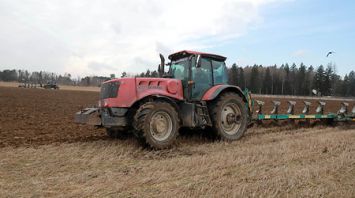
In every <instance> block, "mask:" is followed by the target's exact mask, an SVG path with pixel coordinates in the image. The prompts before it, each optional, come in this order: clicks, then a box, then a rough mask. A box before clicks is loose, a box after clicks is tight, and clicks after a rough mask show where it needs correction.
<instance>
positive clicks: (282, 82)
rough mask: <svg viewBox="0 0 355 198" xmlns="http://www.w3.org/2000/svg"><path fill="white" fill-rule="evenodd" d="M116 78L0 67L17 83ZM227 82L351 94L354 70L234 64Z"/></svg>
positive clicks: (92, 82) (258, 88)
mask: <svg viewBox="0 0 355 198" xmlns="http://www.w3.org/2000/svg"><path fill="white" fill-rule="evenodd" d="M132 76H135V77H158V73H157V71H150V70H147V71H146V72H142V73H140V74H128V73H126V72H122V73H121V75H120V76H118V77H132ZM112 78H116V75H115V74H111V75H110V76H86V77H83V78H81V77H77V78H73V77H72V76H71V74H68V73H65V74H64V75H58V74H55V73H51V72H45V71H39V72H29V71H27V70H14V69H13V70H9V69H7V70H3V71H0V81H17V82H19V83H32V84H45V83H56V84H62V85H77V86H100V85H101V84H102V83H103V82H104V81H106V80H109V79H112ZM228 78H229V84H231V85H237V86H239V87H241V88H242V89H245V88H248V89H249V90H250V91H251V92H252V93H257V94H272V95H299V96H311V95H312V94H314V93H312V90H316V91H317V94H318V95H323V96H355V72H354V71H350V72H349V73H348V74H346V75H345V76H340V75H338V74H337V73H336V67H335V65H333V64H331V63H329V64H328V65H327V66H323V65H320V66H318V67H316V68H314V67H313V66H311V65H310V66H306V65H304V64H303V63H301V64H300V65H298V66H297V65H296V64H294V63H293V64H291V65H289V64H287V63H286V64H282V65H280V66H277V65H274V66H263V65H253V66H245V67H240V66H238V65H236V64H233V65H232V66H230V67H228Z"/></svg>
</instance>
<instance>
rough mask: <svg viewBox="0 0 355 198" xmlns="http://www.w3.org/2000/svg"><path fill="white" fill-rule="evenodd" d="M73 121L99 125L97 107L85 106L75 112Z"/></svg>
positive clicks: (99, 119)
mask: <svg viewBox="0 0 355 198" xmlns="http://www.w3.org/2000/svg"><path fill="white" fill-rule="evenodd" d="M74 122H75V123H78V124H88V125H94V126H101V124H102V123H101V118H100V112H99V108H96V107H92V108H85V109H82V110H81V111H79V112H77V113H76V114H75V118H74Z"/></svg>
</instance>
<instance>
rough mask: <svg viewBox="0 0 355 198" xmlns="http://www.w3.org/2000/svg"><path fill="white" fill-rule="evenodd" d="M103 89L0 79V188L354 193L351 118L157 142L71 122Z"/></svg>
mask: <svg viewBox="0 0 355 198" xmlns="http://www.w3.org/2000/svg"><path fill="white" fill-rule="evenodd" d="M97 98H98V93H97V92H88V91H68V90H59V91H58V90H43V89H24V88H13V87H12V88H11V87H0V104H1V109H0V110H1V111H0V195H1V196H0V197H8V196H10V197H32V196H35V197H37V196H44V197H48V196H61V197H70V196H76V197H84V196H94V197H102V196H113V197H116V196H121V197H142V196H143V197H176V196H178V197H186V196H192V197H195V196H200V197H206V196H207V197H220V196H223V197H241V196H243V197H244V196H247V197H255V196H256V197H260V196H261V197H274V196H278V197H285V196H290V197H319V196H322V197H323V196H327V197H329V196H330V197H354V196H355V144H354V142H355V129H354V127H353V126H350V127H346V128H345V127H344V126H343V127H342V126H338V127H334V128H333V127H323V126H318V127H314V128H294V127H291V126H283V127H267V128H256V127H253V128H251V129H249V130H248V132H247V134H246V135H245V137H244V138H243V139H242V140H240V141H236V142H232V143H225V142H218V141H213V140H211V139H208V138H207V137H206V136H205V135H203V134H202V135H201V133H196V132H194V133H193V135H186V134H185V135H182V136H180V137H179V138H178V141H177V145H176V146H175V147H174V148H172V149H169V150H163V151H152V150H149V149H144V148H142V147H141V146H140V145H139V144H138V143H137V141H136V140H135V138H133V137H129V138H128V139H127V140H110V139H108V138H107V137H106V135H105V132H104V130H101V129H95V128H92V127H88V126H78V125H76V124H75V123H73V115H74V113H75V112H76V111H77V110H79V109H80V108H81V107H84V106H90V105H94V104H96V101H97ZM264 100H265V99H264ZM268 100H270V101H271V99H268ZM270 101H267V104H268V105H267V106H266V107H265V108H266V110H267V111H269V110H271V108H272V106H271V105H270V104H269V103H270ZM328 103H329V107H328V109H327V111H333V112H334V111H337V109H338V107H339V106H340V102H339V101H332V102H330V101H328ZM284 104H285V103H284ZM351 104H353V102H352V103H351ZM297 108H302V105H300V106H298V107H297ZM313 108H315V107H313ZM285 109H286V107H282V109H281V110H282V111H284V110H285ZM191 133H192V132H191Z"/></svg>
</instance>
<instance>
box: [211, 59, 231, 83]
mask: <svg viewBox="0 0 355 198" xmlns="http://www.w3.org/2000/svg"><path fill="white" fill-rule="evenodd" d="M212 68H213V82H214V84H215V85H216V84H227V83H228V76H227V68H226V64H225V63H224V62H223V61H215V60H212Z"/></svg>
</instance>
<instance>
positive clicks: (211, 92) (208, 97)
mask: <svg viewBox="0 0 355 198" xmlns="http://www.w3.org/2000/svg"><path fill="white" fill-rule="evenodd" d="M223 86H225V85H216V86H213V87H211V88H210V89H209V90H208V91H206V93H205V94H204V95H203V96H202V100H204V101H208V100H212V99H213V98H214V94H215V92H216V91H217V89H219V88H221V87H223Z"/></svg>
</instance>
